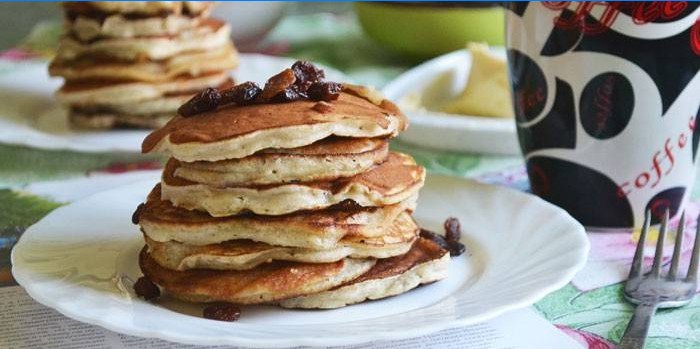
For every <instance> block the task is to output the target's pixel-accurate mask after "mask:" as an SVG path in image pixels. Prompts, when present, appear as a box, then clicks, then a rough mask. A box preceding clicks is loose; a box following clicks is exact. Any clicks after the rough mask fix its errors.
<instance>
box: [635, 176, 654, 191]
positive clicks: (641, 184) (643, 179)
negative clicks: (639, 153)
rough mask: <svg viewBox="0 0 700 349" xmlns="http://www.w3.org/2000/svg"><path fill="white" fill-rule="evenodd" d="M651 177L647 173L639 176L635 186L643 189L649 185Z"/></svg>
mask: <svg viewBox="0 0 700 349" xmlns="http://www.w3.org/2000/svg"><path fill="white" fill-rule="evenodd" d="M650 177H651V176H650V175H649V174H648V173H646V172H642V173H641V174H640V175H639V176H637V179H635V180H634V186H635V187H637V188H643V187H644V186H645V185H647V183H649V178H650Z"/></svg>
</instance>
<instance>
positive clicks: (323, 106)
mask: <svg viewBox="0 0 700 349" xmlns="http://www.w3.org/2000/svg"><path fill="white" fill-rule="evenodd" d="M311 109H313V110H315V111H317V112H319V113H321V114H325V113H329V112H331V111H332V110H333V106H332V105H331V104H330V103H326V102H324V101H320V102H318V103H316V104H314V106H313V107H311Z"/></svg>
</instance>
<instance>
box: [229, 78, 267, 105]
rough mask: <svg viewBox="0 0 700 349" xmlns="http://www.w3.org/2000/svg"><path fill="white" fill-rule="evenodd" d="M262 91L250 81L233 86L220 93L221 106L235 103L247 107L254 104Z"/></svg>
mask: <svg viewBox="0 0 700 349" xmlns="http://www.w3.org/2000/svg"><path fill="white" fill-rule="evenodd" d="M261 92H262V89H261V88H260V86H258V84H256V83H254V82H252V81H246V82H244V83H242V84H238V85H236V86H233V87H231V88H229V89H227V90H224V91H221V104H228V103H235V104H236V105H249V104H253V103H254V102H255V99H256V97H258V95H260V93H261Z"/></svg>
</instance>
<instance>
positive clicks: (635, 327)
mask: <svg viewBox="0 0 700 349" xmlns="http://www.w3.org/2000/svg"><path fill="white" fill-rule="evenodd" d="M650 216H651V214H650V212H649V211H647V212H646V214H645V215H644V227H643V228H642V232H641V234H640V236H639V242H637V250H636V252H635V253H634V260H633V261H632V267H631V268H630V275H629V279H628V280H627V282H626V283H625V298H627V300H628V301H630V302H632V303H634V304H637V309H635V311H634V315H633V316H632V319H631V320H630V322H629V324H628V325H627V329H625V334H624V335H623V336H622V340H621V341H620V345H618V349H642V348H644V342H645V341H646V338H647V333H648V332H649V325H650V324H651V317H652V316H653V315H654V313H655V312H656V309H658V308H676V307H682V306H684V305H686V304H688V303H690V301H691V300H692V299H693V296H694V295H695V289H696V287H697V273H698V262H699V257H700V256H699V255H700V233H699V232H700V217H698V228H697V230H696V232H695V243H694V246H693V255H692V257H691V260H690V267H689V268H688V273H687V275H686V276H685V278H679V277H678V263H679V261H680V259H681V246H682V244H683V226H684V225H685V212H684V213H683V214H682V215H681V220H680V222H679V223H678V231H677V232H676V242H675V244H674V247H673V257H672V258H671V266H670V267H669V270H668V274H667V275H666V276H662V275H661V264H662V259H663V251H664V240H665V238H666V230H667V227H668V218H669V217H668V216H669V212H668V210H666V213H665V214H664V217H663V218H662V221H661V228H660V229H659V237H658V241H657V243H656V252H655V253H654V263H653V264H652V266H651V271H650V272H649V273H647V274H644V273H643V271H642V270H643V264H642V262H643V260H644V241H645V240H646V237H647V232H648V231H649V221H650Z"/></svg>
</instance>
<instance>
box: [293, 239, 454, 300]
mask: <svg viewBox="0 0 700 349" xmlns="http://www.w3.org/2000/svg"><path fill="white" fill-rule="evenodd" d="M449 262H450V254H449V252H447V251H446V250H444V249H442V248H441V247H440V246H438V245H437V244H435V243H434V242H432V241H430V240H427V239H424V238H419V239H418V240H417V241H416V242H415V243H414V244H413V247H412V248H411V250H410V251H409V252H408V253H406V254H404V255H401V256H396V257H391V258H387V259H380V260H378V261H377V263H376V264H375V265H374V267H372V269H370V270H369V271H367V272H366V273H364V274H362V275H361V276H359V277H358V278H356V279H354V280H352V281H349V282H347V283H345V284H343V285H341V286H338V287H336V288H334V289H331V290H328V291H323V292H319V293H316V294H311V295H307V296H301V297H296V298H291V299H286V300H282V301H281V302H280V303H279V304H280V305H281V306H282V307H285V308H307V309H314V308H318V309H332V308H339V307H344V306H346V305H350V304H355V303H360V302H363V301H365V300H372V299H381V298H385V297H390V296H395V295H398V294H401V293H404V292H406V291H409V290H411V289H413V288H415V287H417V286H418V285H420V284H426V283H430V282H434V281H437V280H440V279H444V278H446V277H447V274H448V267H449Z"/></svg>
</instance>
